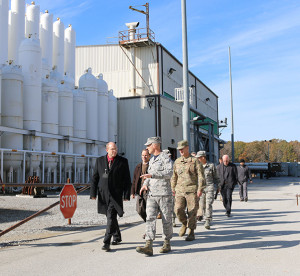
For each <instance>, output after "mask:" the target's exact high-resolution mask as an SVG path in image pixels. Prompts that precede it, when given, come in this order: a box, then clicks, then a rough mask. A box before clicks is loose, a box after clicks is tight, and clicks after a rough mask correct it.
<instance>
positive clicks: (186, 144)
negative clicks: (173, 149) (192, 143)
mask: <svg viewBox="0 0 300 276" xmlns="http://www.w3.org/2000/svg"><path fill="white" fill-rule="evenodd" d="M188 145H189V142H188V141H187V140H182V141H179V142H178V144H177V149H178V150H181V149H183V148H185V147H186V146H188Z"/></svg>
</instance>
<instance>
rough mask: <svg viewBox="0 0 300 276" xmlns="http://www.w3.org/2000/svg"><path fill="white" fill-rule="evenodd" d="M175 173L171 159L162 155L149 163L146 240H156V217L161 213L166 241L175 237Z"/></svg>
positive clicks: (152, 158) (145, 183) (146, 182)
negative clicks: (173, 194) (173, 214)
mask: <svg viewBox="0 0 300 276" xmlns="http://www.w3.org/2000/svg"><path fill="white" fill-rule="evenodd" d="M172 172H173V164H172V161H171V159H170V157H169V156H168V155H167V154H165V153H163V152H162V153H161V154H159V155H158V156H157V157H156V158H155V157H154V156H152V157H151V159H150V161H149V167H148V174H151V175H152V178H147V179H146V180H145V182H144V184H143V185H146V186H147V187H148V198H147V207H146V213H147V219H146V240H154V239H155V233H156V217H157V215H158V213H159V212H161V216H162V224H163V233H164V236H165V237H164V239H165V240H170V239H171V238H172V235H173V227H172V213H173V201H172V190H171V185H170V179H171V176H172Z"/></svg>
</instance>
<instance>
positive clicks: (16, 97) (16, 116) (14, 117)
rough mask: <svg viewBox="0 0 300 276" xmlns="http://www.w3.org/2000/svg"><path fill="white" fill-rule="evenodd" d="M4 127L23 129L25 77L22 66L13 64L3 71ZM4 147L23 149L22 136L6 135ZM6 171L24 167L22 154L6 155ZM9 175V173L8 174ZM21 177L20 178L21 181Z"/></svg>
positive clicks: (4, 135) (5, 67)
mask: <svg viewBox="0 0 300 276" xmlns="http://www.w3.org/2000/svg"><path fill="white" fill-rule="evenodd" d="M1 88H2V102H1V105H2V124H1V125H2V126H6V127H14V128H19V129H23V75H22V70H21V67H20V66H17V65H14V64H13V63H12V62H10V63H9V64H7V65H6V66H4V67H3V70H2V82H1ZM2 147H3V148H7V149H16V150H22V149H23V136H22V134H15V133H4V134H3V135H2ZM4 159H5V162H4V170H5V171H7V172H8V171H10V172H11V173H12V172H13V170H17V171H18V172H19V173H20V171H19V170H18V169H19V168H20V167H21V165H22V160H23V154H22V153H5V156H4ZM8 173H9V172H8ZM20 177H21V175H19V176H18V179H20Z"/></svg>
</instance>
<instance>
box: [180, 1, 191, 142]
mask: <svg viewBox="0 0 300 276" xmlns="http://www.w3.org/2000/svg"><path fill="white" fill-rule="evenodd" d="M181 16H182V61H183V62H182V67H183V68H182V69H183V93H184V102H183V107H182V128H183V139H184V140H187V141H188V142H189V145H190V99H189V98H190V97H189V87H188V86H189V84H188V73H189V72H188V49H187V23H186V1H185V0H181Z"/></svg>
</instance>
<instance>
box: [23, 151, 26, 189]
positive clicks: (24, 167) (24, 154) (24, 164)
mask: <svg viewBox="0 0 300 276" xmlns="http://www.w3.org/2000/svg"><path fill="white" fill-rule="evenodd" d="M25 172H26V152H24V153H23V183H25Z"/></svg>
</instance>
